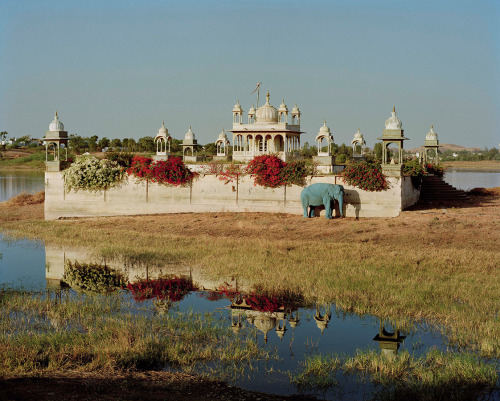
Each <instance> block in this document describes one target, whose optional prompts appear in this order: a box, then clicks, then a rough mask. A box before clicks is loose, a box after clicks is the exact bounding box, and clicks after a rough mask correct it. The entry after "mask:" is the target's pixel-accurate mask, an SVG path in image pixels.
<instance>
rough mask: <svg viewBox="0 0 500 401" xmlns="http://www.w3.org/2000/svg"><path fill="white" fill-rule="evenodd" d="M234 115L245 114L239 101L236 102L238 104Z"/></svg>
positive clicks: (235, 106) (234, 108) (234, 109)
mask: <svg viewBox="0 0 500 401" xmlns="http://www.w3.org/2000/svg"><path fill="white" fill-rule="evenodd" d="M233 113H243V109H242V108H241V105H240V101H239V100H237V101H236V104H235V105H234V107H233Z"/></svg>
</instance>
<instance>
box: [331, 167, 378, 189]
mask: <svg viewBox="0 0 500 401" xmlns="http://www.w3.org/2000/svg"><path fill="white" fill-rule="evenodd" d="M340 176H341V177H342V180H343V181H344V183H346V184H347V185H351V186H353V187H358V188H359V189H363V190H365V191H383V190H385V189H387V188H388V185H387V180H386V177H385V175H384V174H382V167H381V166H380V164H379V163H372V162H367V161H363V162H358V161H351V162H350V163H349V164H348V165H347V166H346V167H345V169H344V170H342V171H341V172H340Z"/></svg>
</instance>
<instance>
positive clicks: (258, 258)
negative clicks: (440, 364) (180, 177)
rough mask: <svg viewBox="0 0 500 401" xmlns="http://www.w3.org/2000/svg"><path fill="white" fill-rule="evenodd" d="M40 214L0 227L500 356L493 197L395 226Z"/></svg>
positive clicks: (295, 219)
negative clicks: (297, 298)
mask: <svg viewBox="0 0 500 401" xmlns="http://www.w3.org/2000/svg"><path fill="white" fill-rule="evenodd" d="M495 191H496V190H495ZM495 193H496V192H495ZM41 213H42V206H41V205H35V206H33V205H31V206H10V207H9V206H5V205H4V207H0V229H2V230H4V231H5V230H10V231H11V232H13V233H14V232H15V233H17V235H21V236H28V237H33V238H35V237H38V238H44V239H45V240H46V242H47V243H57V244H61V245H67V246H81V245H85V246H89V247H92V248H94V249H95V250H97V252H102V253H106V254H107V255H123V256H124V257H129V258H131V259H133V260H136V261H143V262H145V263H151V264H172V263H176V264H177V263H179V264H183V265H187V266H199V267H202V268H204V269H205V270H206V271H207V272H208V273H211V274H213V275H214V276H220V277H227V276H235V275H236V276H245V277H247V278H248V279H250V280H252V281H254V282H255V283H258V284H261V285H262V286H263V287H266V285H267V286H272V287H273V288H274V289H276V288H283V289H284V288H287V289H290V288H291V289H294V290H299V291H301V292H302V293H303V294H304V295H305V296H306V297H319V298H323V299H325V300H329V301H333V302H336V303H337V304H338V305H339V306H341V307H342V308H344V309H345V310H348V311H354V312H356V313H371V314H374V315H376V316H379V317H389V318H396V317H400V318H416V319H430V320H435V321H437V322H439V323H441V324H444V326H445V327H446V328H447V334H448V335H449V336H450V340H451V341H452V342H453V343H454V344H457V345H461V346H465V347H468V348H472V349H478V350H480V351H481V352H483V353H484V354H487V355H500V324H499V321H498V313H499V305H500V274H499V267H500V255H499V252H498V250H499V249H500V236H499V234H498V233H499V232H500V199H499V198H498V197H494V196H481V197H477V198H476V202H475V203H474V204H473V205H469V207H466V208H448V209H428V210H414V211H407V212H403V213H402V214H401V215H400V217H399V218H397V219H364V220H354V219H348V218H346V219H335V220H332V221H327V220H325V219H323V218H315V219H303V218H302V217H301V216H295V215H285V214H260V213H227V214H224V213H203V214H175V215H157V216H151V215H149V216H131V217H109V218H92V219H68V220H60V221H43V219H42V217H41Z"/></svg>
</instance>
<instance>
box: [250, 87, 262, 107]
mask: <svg viewBox="0 0 500 401" xmlns="http://www.w3.org/2000/svg"><path fill="white" fill-rule="evenodd" d="M260 85H262V82H257V87H256V88H255V90H254V91H253V92H252V93H250V94H251V95H253V94H254V93H255V92H257V108H259V93H260Z"/></svg>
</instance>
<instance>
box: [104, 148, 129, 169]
mask: <svg viewBox="0 0 500 401" xmlns="http://www.w3.org/2000/svg"><path fill="white" fill-rule="evenodd" d="M133 158H134V155H133V154H132V153H128V152H106V159H108V160H110V161H112V162H116V163H118V165H119V166H121V167H125V168H129V167H130V165H131V164H132V159H133Z"/></svg>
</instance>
